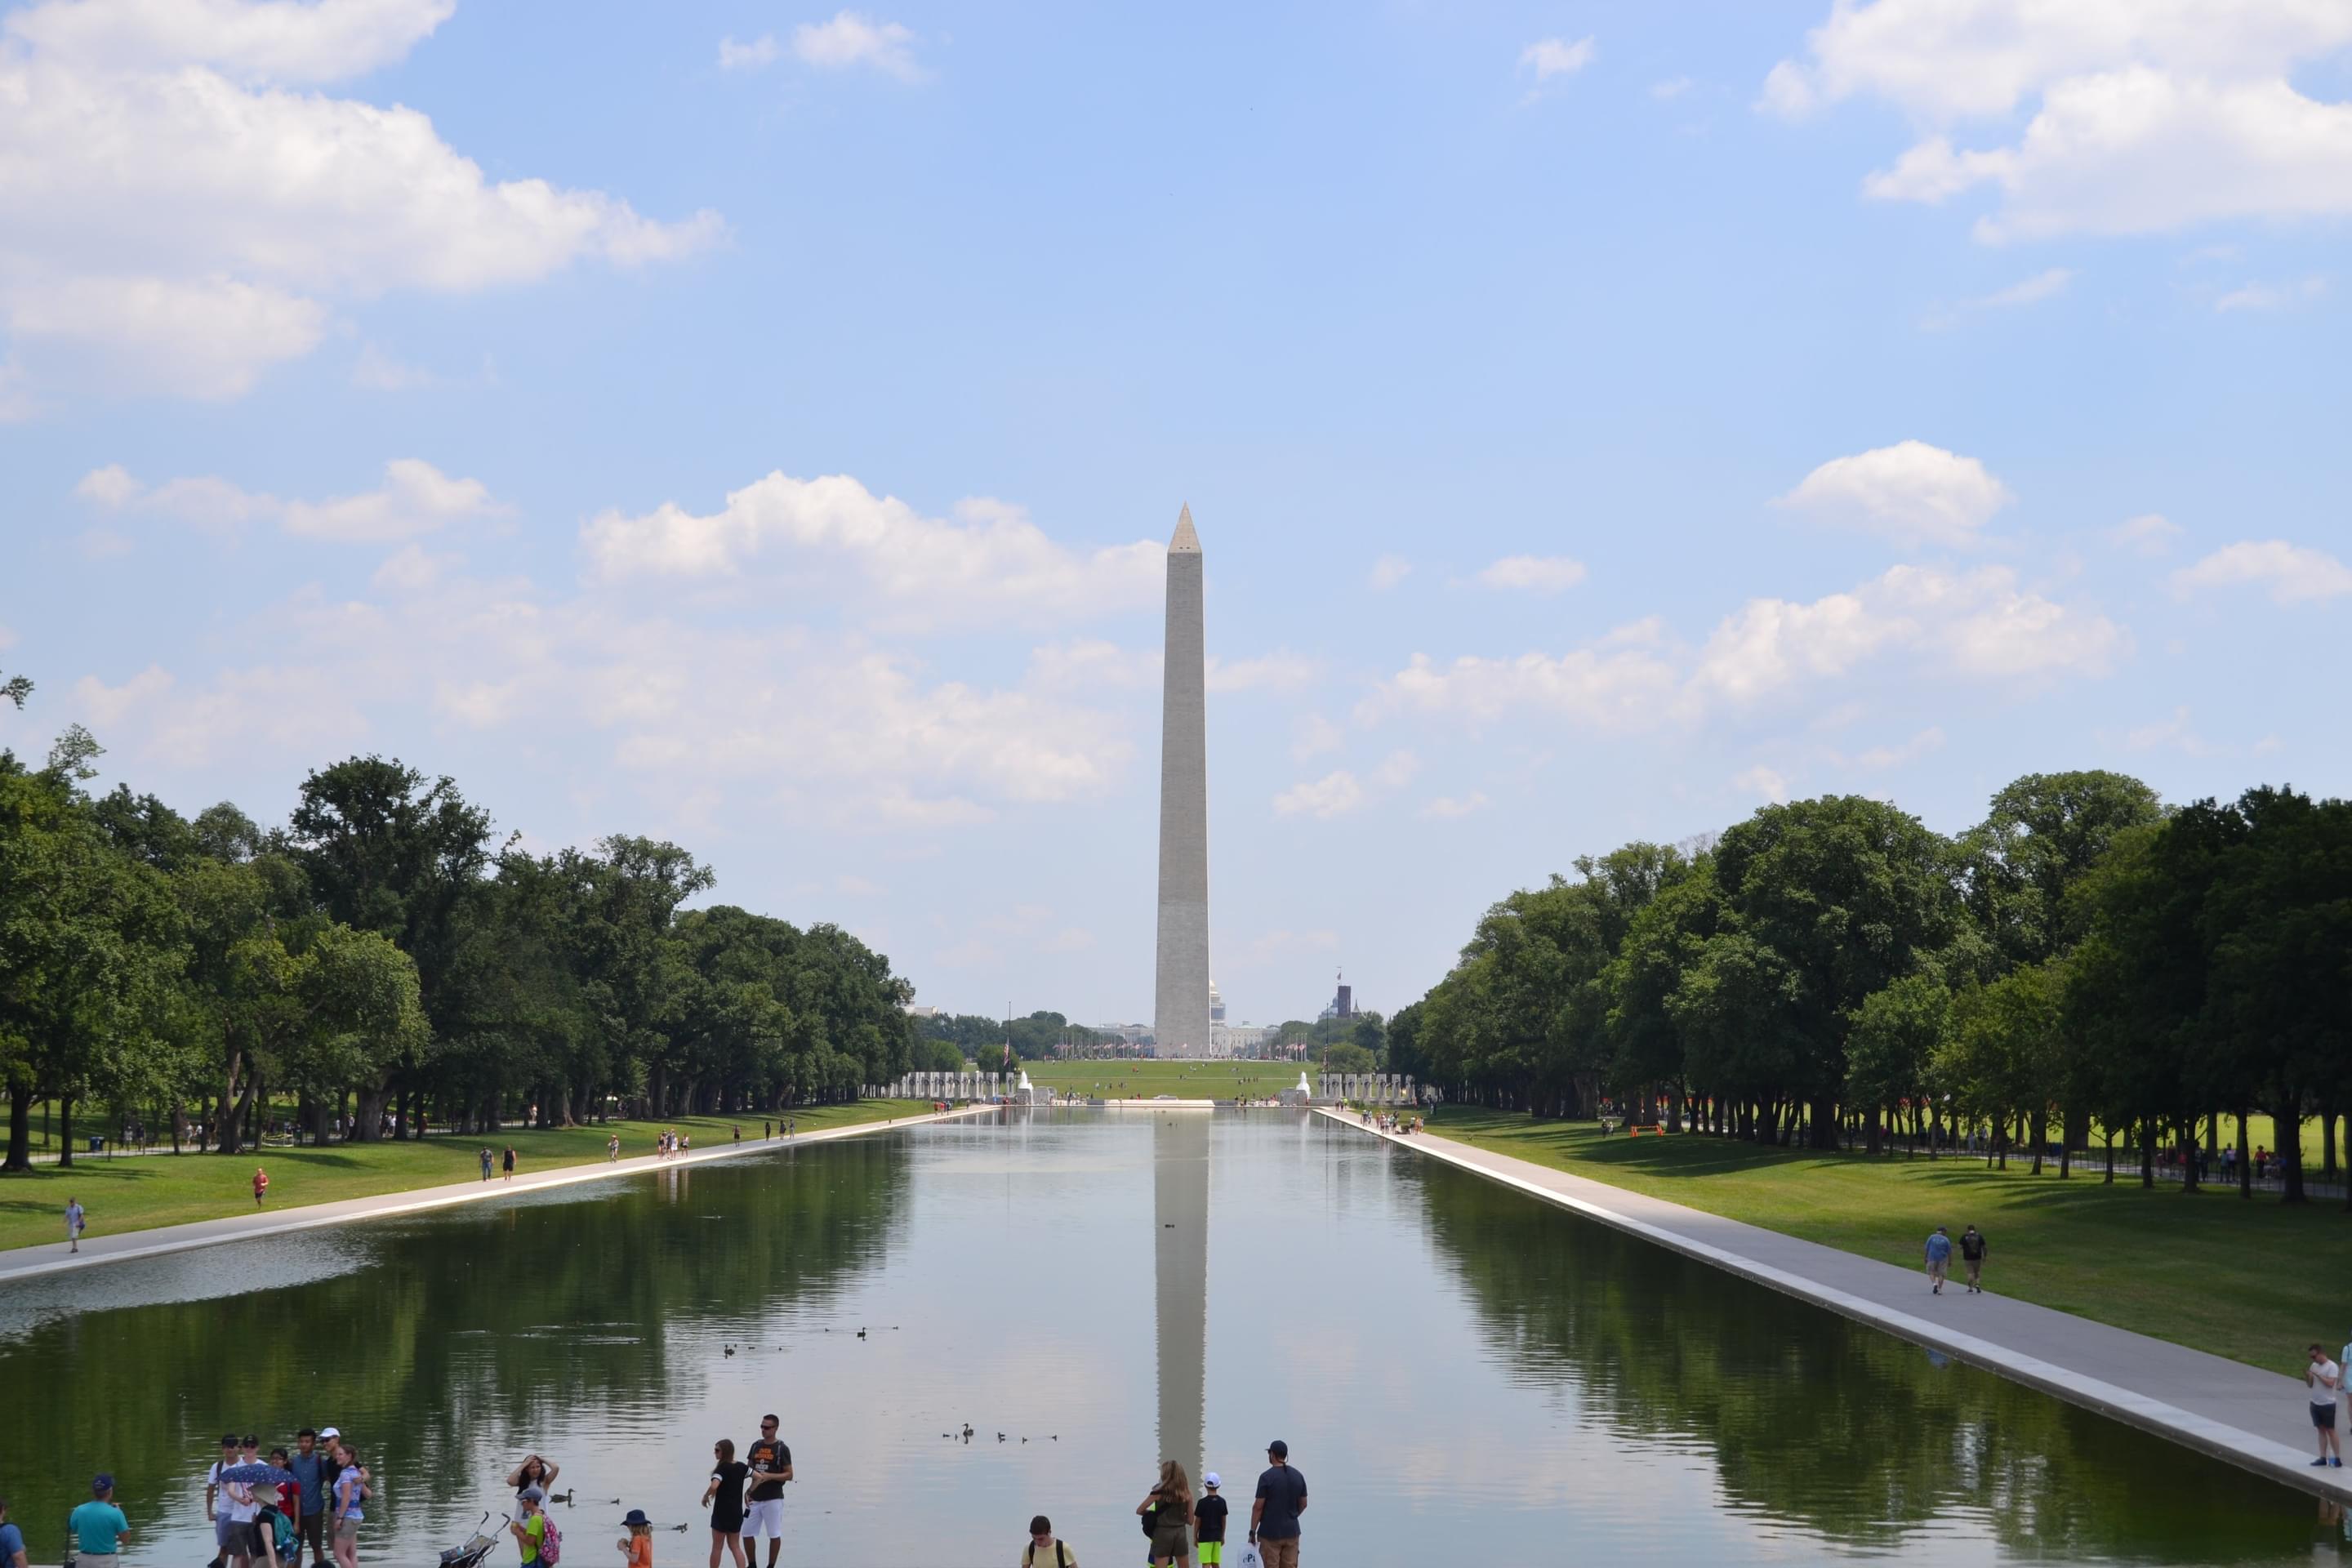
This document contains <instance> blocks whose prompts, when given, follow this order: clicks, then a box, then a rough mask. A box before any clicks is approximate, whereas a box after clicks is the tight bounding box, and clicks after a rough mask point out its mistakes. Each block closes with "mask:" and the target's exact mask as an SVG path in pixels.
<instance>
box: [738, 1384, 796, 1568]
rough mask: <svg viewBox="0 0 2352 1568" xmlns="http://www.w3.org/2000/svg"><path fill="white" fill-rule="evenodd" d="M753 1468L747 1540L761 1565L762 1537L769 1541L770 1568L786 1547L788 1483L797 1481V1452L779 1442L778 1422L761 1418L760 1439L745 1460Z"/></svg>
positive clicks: (745, 1522)
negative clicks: (778, 1554)
mask: <svg viewBox="0 0 2352 1568" xmlns="http://www.w3.org/2000/svg"><path fill="white" fill-rule="evenodd" d="M743 1458H744V1460H745V1462H746V1463H748V1464H749V1465H750V1466H751V1493H750V1496H749V1498H748V1500H747V1506H746V1507H745V1508H744V1510H743V1538H744V1539H745V1540H746V1541H747V1542H750V1543H751V1550H750V1552H749V1553H747V1555H749V1556H750V1557H751V1559H752V1561H753V1563H757V1561H758V1557H759V1551H760V1537H761V1536H762V1535H764V1536H766V1537H767V1538H768V1568H776V1555H777V1553H778V1552H782V1550H783V1546H784V1483H785V1482H786V1481H788V1480H791V1479H793V1451H792V1450H791V1449H790V1448H787V1447H784V1445H782V1443H779V1442H778V1441H776V1418H775V1417H774V1416H773V1415H762V1416H761V1417H760V1437H759V1440H758V1441H757V1442H755V1443H753V1444H752V1445H751V1448H750V1449H749V1450H747V1451H746V1452H745V1454H744V1456H743Z"/></svg>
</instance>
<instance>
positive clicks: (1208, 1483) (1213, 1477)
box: [1201, 1470, 1223, 1487]
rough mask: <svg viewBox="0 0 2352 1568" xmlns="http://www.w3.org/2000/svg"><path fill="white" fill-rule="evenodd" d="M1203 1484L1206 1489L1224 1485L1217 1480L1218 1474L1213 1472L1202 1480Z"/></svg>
mask: <svg viewBox="0 0 2352 1568" xmlns="http://www.w3.org/2000/svg"><path fill="white" fill-rule="evenodd" d="M1201 1484H1202V1486H1204V1487H1213V1486H1218V1485H1221V1484H1223V1483H1221V1482H1220V1481H1219V1480H1218V1479H1217V1472H1216V1471H1214V1470H1211V1471H1210V1472H1209V1473H1208V1474H1207V1475H1205V1476H1202V1478H1201Z"/></svg>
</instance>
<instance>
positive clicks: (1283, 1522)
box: [1250, 1437, 1307, 1568]
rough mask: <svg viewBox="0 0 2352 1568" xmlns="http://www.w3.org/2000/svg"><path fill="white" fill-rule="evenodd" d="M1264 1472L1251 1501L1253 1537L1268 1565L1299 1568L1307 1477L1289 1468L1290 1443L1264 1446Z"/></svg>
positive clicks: (1251, 1534)
mask: <svg viewBox="0 0 2352 1568" xmlns="http://www.w3.org/2000/svg"><path fill="white" fill-rule="evenodd" d="M1265 1457H1266V1459H1267V1465H1266V1468H1265V1473H1264V1474H1263V1475H1261V1476H1259V1477H1258V1479H1257V1500H1256V1501H1255V1502H1253V1503H1251V1504H1250V1540H1251V1541H1252V1542H1255V1543H1256V1546H1257V1551H1258V1555H1259V1556H1260V1557H1262V1558H1264V1559H1265V1568H1298V1516H1299V1515H1300V1514H1302V1513H1305V1512H1306V1511H1307V1478H1306V1477H1305V1476H1302V1475H1300V1474H1299V1473H1298V1472H1297V1470H1295V1469H1292V1468H1290V1445H1289V1444H1287V1443H1286V1442H1284V1441H1283V1440H1282V1439H1281V1438H1279V1437H1276V1439H1275V1440H1274V1441H1273V1442H1271V1443H1268V1444H1267V1445H1266V1446H1265Z"/></svg>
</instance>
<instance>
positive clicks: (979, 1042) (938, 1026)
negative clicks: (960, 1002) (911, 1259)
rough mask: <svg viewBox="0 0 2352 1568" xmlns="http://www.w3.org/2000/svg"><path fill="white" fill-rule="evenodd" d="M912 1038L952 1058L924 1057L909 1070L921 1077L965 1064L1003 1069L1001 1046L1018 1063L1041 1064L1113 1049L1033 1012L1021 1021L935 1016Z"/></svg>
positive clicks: (1108, 1039) (1091, 1032) (1077, 1027)
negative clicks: (943, 1046)
mask: <svg viewBox="0 0 2352 1568" xmlns="http://www.w3.org/2000/svg"><path fill="white" fill-rule="evenodd" d="M917 1030H918V1033H919V1035H920V1037H921V1038H922V1040H923V1042H924V1043H925V1044H926V1045H930V1044H933V1043H938V1042H944V1043H945V1044H946V1045H948V1046H950V1047H952V1048H953V1051H954V1054H953V1055H952V1056H951V1057H950V1056H947V1055H946V1054H945V1053H941V1052H937V1051H929V1052H926V1053H925V1059H924V1060H921V1061H919V1062H917V1063H916V1064H915V1066H916V1067H917V1068H919V1069H920V1070H923V1071H929V1072H956V1071H960V1070H961V1068H962V1067H963V1065H964V1063H965V1061H966V1060H970V1061H972V1062H976V1063H978V1064H979V1065H980V1066H981V1067H982V1068H988V1069H993V1068H998V1067H1000V1066H1002V1065H1003V1057H1004V1047H1005V1045H1006V1044H1007V1042H1010V1043H1011V1045H1012V1047H1013V1057H1014V1058H1016V1059H1018V1060H1021V1061H1024V1062H1028V1061H1043V1060H1045V1059H1047V1058H1052V1057H1055V1056H1061V1055H1066V1054H1069V1053H1073V1052H1075V1053H1078V1054H1084V1053H1085V1052H1087V1051H1088V1050H1092V1049H1095V1048H1097V1047H1102V1046H1108V1045H1115V1044H1117V1043H1118V1036H1117V1035H1110V1034H1105V1033H1104V1032H1102V1031H1101V1030H1099V1029H1089V1028H1087V1027H1086V1026H1084V1025H1082V1024H1073V1023H1071V1022H1070V1020H1069V1019H1068V1018H1066V1017H1065V1016H1063V1015H1061V1014H1059V1013H1052V1012H1036V1013H1032V1014H1030V1015H1029V1016H1027V1017H1025V1018H991V1017H987V1016H983V1015H982V1014H979V1013H935V1014H933V1015H932V1016H929V1017H928V1018H925V1019H923V1020H921V1022H920V1023H919V1025H918V1026H917Z"/></svg>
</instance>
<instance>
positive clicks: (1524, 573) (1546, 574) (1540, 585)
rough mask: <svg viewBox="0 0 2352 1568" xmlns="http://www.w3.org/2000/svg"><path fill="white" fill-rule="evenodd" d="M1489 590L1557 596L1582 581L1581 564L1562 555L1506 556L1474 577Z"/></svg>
mask: <svg viewBox="0 0 2352 1568" xmlns="http://www.w3.org/2000/svg"><path fill="white" fill-rule="evenodd" d="M1478 581H1479V582H1481V583H1484V584H1486V586H1487V587H1489V588H1512V589H1523V590H1525V591H1527V592H1528V593H1532V594H1557V593H1559V592H1560V591H1561V590H1562V589H1565V588H1573V587H1574V586H1576V584H1579V583H1581V582H1583V581H1584V563H1583V562H1581V561H1571V560H1570V559H1569V558H1568V557H1567V556H1565V555H1506V556H1504V557H1503V558H1502V559H1501V560H1499V561H1497V562H1495V563H1493V564H1492V565H1489V566H1488V567H1486V570H1484V571H1483V572H1480V573H1479V574H1478Z"/></svg>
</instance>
